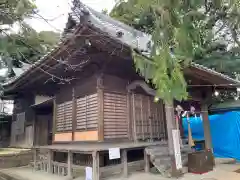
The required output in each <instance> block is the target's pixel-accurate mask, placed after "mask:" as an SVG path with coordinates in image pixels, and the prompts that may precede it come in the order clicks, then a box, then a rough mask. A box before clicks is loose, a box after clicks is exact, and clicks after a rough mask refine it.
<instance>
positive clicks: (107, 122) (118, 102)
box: [104, 92, 128, 139]
mask: <svg viewBox="0 0 240 180" xmlns="http://www.w3.org/2000/svg"><path fill="white" fill-rule="evenodd" d="M127 119H128V117H127V95H126V94H118V93H112V92H104V139H115V138H128V122H127Z"/></svg>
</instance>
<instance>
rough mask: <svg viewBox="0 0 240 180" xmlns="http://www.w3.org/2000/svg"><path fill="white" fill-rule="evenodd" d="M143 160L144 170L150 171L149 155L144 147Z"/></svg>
mask: <svg viewBox="0 0 240 180" xmlns="http://www.w3.org/2000/svg"><path fill="white" fill-rule="evenodd" d="M144 162H145V168H144V169H145V172H146V173H149V172H150V156H149V155H148V154H147V152H146V149H144Z"/></svg>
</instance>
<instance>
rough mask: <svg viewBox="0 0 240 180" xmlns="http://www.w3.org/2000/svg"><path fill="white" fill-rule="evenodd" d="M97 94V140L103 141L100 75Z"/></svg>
mask: <svg viewBox="0 0 240 180" xmlns="http://www.w3.org/2000/svg"><path fill="white" fill-rule="evenodd" d="M97 95H98V140H99V141H104V112H103V110H104V107H103V98H104V97H103V96H104V94H103V79H102V75H100V77H98V78H97Z"/></svg>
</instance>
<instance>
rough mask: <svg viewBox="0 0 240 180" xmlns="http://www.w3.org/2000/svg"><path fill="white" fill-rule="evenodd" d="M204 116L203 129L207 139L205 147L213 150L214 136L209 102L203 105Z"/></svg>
mask: <svg viewBox="0 0 240 180" xmlns="http://www.w3.org/2000/svg"><path fill="white" fill-rule="evenodd" d="M201 111H202V118H203V131H204V139H205V149H206V150H212V138H211V131H210V122H209V118H208V105H207V103H205V102H204V103H203V104H202V106H201Z"/></svg>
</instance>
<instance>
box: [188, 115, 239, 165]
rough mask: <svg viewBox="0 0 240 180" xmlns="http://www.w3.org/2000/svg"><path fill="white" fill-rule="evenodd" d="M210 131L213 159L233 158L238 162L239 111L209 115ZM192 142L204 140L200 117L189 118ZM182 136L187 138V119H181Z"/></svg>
mask: <svg viewBox="0 0 240 180" xmlns="http://www.w3.org/2000/svg"><path fill="white" fill-rule="evenodd" d="M209 120H210V129H211V136H212V144H213V152H214V156H215V157H224V158H234V159H236V160H238V161H240V111H231V112H227V113H224V114H216V115H210V116H209ZM190 126H191V130H192V136H193V139H194V140H204V133H203V124H202V119H201V117H191V118H190ZM183 128H184V135H185V136H188V124H187V119H186V118H184V119H183Z"/></svg>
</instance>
